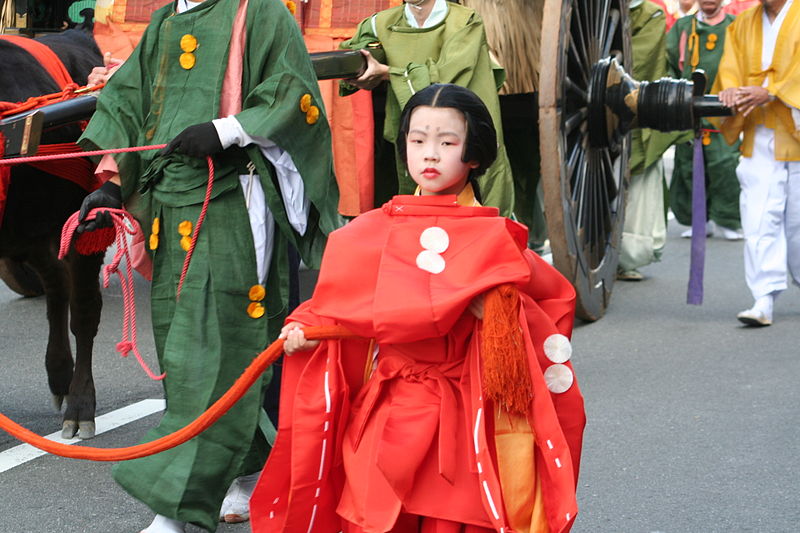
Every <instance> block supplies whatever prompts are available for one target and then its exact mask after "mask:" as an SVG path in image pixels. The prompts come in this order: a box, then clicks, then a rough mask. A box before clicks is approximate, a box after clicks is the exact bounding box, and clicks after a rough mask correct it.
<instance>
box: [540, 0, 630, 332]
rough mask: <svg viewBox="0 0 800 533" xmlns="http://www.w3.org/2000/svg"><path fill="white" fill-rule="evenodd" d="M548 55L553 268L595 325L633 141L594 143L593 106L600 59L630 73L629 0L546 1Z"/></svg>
mask: <svg viewBox="0 0 800 533" xmlns="http://www.w3.org/2000/svg"><path fill="white" fill-rule="evenodd" d="M541 54H542V55H541V72H540V76H539V80H540V81H539V134H540V141H539V143H540V150H541V156H542V187H543V190H544V200H545V216H546V219H547V226H548V233H549V236H550V246H551V248H552V251H553V263H554V265H555V267H556V268H557V269H558V270H559V271H560V272H561V273H562V274H564V275H565V276H566V277H567V278H568V279H569V280H570V281H571V282H572V284H573V285H574V286H575V289H576V291H577V293H578V307H577V314H578V316H579V317H580V318H582V319H584V320H589V321H593V320H597V319H599V318H600V317H601V316H602V315H603V313H604V311H605V309H606V306H607V305H608V301H609V298H610V297H611V289H612V286H613V284H614V280H615V278H616V273H617V264H618V259H619V243H620V238H621V236H622V223H623V217H624V209H625V191H626V186H627V182H628V180H629V169H628V157H629V139H630V136H629V135H618V136H616V137H614V138H613V139H612V142H609V143H608V145H606V146H602V147H595V145H596V143H590V138H589V136H590V124H592V125H595V124H596V121H595V119H596V118H598V117H593V116H591V115H592V111H590V110H591V108H590V106H589V102H590V100H591V99H592V98H593V94H597V91H599V90H600V87H599V86H600V82H599V80H600V78H601V77H600V76H598V75H597V73H596V71H597V68H596V64H597V62H598V61H599V60H600V59H603V58H607V57H609V56H614V57H615V58H616V59H617V62H619V64H621V65H623V66H624V67H625V69H626V70H629V69H630V62H631V45H630V31H629V29H628V18H627V0H545V3H544V13H543V20H542V40H541ZM593 77H594V78H595V79H596V80H598V81H596V82H595V83H594V86H593V83H592V79H593ZM602 82H603V83H602V84H603V87H602V88H603V89H604V88H605V80H604V79H603V80H602ZM593 89H594V91H595V92H594V93H593ZM595 113H596V111H595Z"/></svg>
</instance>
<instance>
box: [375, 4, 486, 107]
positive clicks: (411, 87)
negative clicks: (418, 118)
mask: <svg viewBox="0 0 800 533" xmlns="http://www.w3.org/2000/svg"><path fill="white" fill-rule="evenodd" d="M485 43H486V37H485V35H484V29H483V22H482V21H481V20H480V18H479V17H478V16H477V15H473V16H472V18H471V19H470V21H469V22H468V23H467V25H466V26H464V27H463V28H462V29H460V30H459V31H457V32H456V33H455V34H453V36H452V37H451V38H450V39H448V40H447V41H446V42H445V43H444V44H443V45H442V49H441V51H440V53H439V58H438V59H437V60H436V61H434V60H432V59H430V58H420V60H419V61H415V62H411V63H409V64H408V65H404V66H400V67H390V68H389V82H390V83H391V85H392V91H393V92H394V94H395V96H396V97H397V101H398V103H399V104H400V107H401V108H402V107H403V106H405V104H406V102H408V100H409V99H410V98H411V97H412V96H413V95H414V94H415V93H416V92H418V91H420V90H422V89H424V88H425V87H427V86H429V85H431V84H434V83H454V84H456V85H461V86H462V87H467V86H469V84H470V81H471V80H472V78H473V76H474V75H475V67H476V65H478V64H479V63H480V64H483V62H482V61H480V60H481V59H482V58H481V55H482V54H486V58H485V60H486V64H487V65H488V66H491V64H490V63H489V61H490V60H489V57H488V51H487V49H486V46H485Z"/></svg>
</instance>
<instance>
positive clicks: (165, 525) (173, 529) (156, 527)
mask: <svg viewBox="0 0 800 533" xmlns="http://www.w3.org/2000/svg"><path fill="white" fill-rule="evenodd" d="M185 527H186V522H180V521H178V520H173V519H172V518H167V517H166V516H164V515H160V514H157V515H156V517H155V518H153V521H152V522H151V523H150V525H149V526H147V528H146V529H144V530H142V533H185V531H186V530H185V529H184V528H185Z"/></svg>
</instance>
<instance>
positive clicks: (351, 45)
mask: <svg viewBox="0 0 800 533" xmlns="http://www.w3.org/2000/svg"><path fill="white" fill-rule="evenodd" d="M373 18H374V15H373V16H371V17H367V18H365V19H364V20H362V21H361V23H360V24H359V25H358V28H356V33H355V35H353V36H352V37H351V38H350V39H348V40H346V41H344V42H342V43H341V44H340V45H339V48H340V49H342V50H361V49H362V48H366V47H367V46H369V45H371V44H374V43H377V42H380V40H379V39H378V36H377V35H375V33H374V32H373V31H372V19H373ZM356 91H358V87H355V86H353V85H350V84H349V83H347V82H346V81H344V80H341V81H339V96H350V95H351V94H353V93H355V92H356Z"/></svg>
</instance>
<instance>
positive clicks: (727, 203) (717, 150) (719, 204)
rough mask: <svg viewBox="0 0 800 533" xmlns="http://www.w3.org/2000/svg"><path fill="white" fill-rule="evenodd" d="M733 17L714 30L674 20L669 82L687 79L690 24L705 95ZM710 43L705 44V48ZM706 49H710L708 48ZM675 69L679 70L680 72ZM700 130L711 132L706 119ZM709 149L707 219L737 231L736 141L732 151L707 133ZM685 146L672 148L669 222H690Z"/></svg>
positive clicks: (705, 152)
mask: <svg viewBox="0 0 800 533" xmlns="http://www.w3.org/2000/svg"><path fill="white" fill-rule="evenodd" d="M733 19H734V17H733V15H725V19H724V20H723V21H722V22H720V23H719V24H717V25H715V26H711V25H709V24H706V23H704V22H701V21H698V20H697V19H696V17H694V16H688V17H683V18H681V19H679V20H678V21H677V22H676V23H675V25H674V26H673V27H672V29H671V30H670V32H669V34H668V35H667V55H668V62H669V65H668V66H669V69H670V75H671V76H673V77H675V78H685V79H690V78H691V75H692V64H691V63H692V62H691V57H692V51H691V49H690V45H689V42H688V41H689V39H688V37H689V36H690V35H691V34H692V22H693V21H694V22H695V31H696V32H697V35H698V37H699V41H700V42H699V48H698V51H699V58H698V59H699V62H698V64H697V68H699V69H702V70H703V71H705V73H706V77H707V78H708V81H707V83H706V93H708V92H709V91H710V90H711V87H712V86H713V85H714V80H715V79H716V77H717V67H718V66H719V62H720V59H721V58H722V50H723V48H724V47H725V46H724V45H725V30H726V29H727V27H728V26H730V24H731V23H732V22H733ZM709 35H715V36H716V41H715V42H712V41H709ZM681 41H684V42H686V45H685V52H684V60H683V65H681V64H680V43H681ZM710 42H711V43H712V44H711V45H709V44H708V43H710ZM709 46H711V47H712V48H711V50H709V49H708V47H709ZM681 66H682V67H683V68H681ZM702 127H703V128H704V129H706V130H713V129H715V128H714V126H713V125H712V124H711V123H710V122H708V121H707V120H705V119H704V120H703V125H702ZM707 138H708V140H710V144H707V145H704V146H703V156H704V158H705V173H706V201H707V216H708V218H709V219H711V220H713V221H714V222H716V223H717V224H718V225H720V226H724V227H726V228H732V229H737V228H739V227H740V226H741V221H740V220H739V180H738V178H737V177H736V165H738V163H739V144H740V143H739V141H737V142H736V143H734V144H733V145H732V146H731V145H728V143H727V142H725V139H724V138H723V136H722V134H721V133H718V132H716V131H711V132H708V133H707ZM693 153H694V151H693V148H692V143H691V142H688V141H687V142H683V143H680V144H677V145H676V146H675V167H674V169H673V171H672V180H671V181H670V187H669V192H670V207H671V208H672V212H673V213H675V218H676V219H677V220H678V222H680V223H681V224H683V225H685V226H690V225H691V223H692V159H693Z"/></svg>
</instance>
